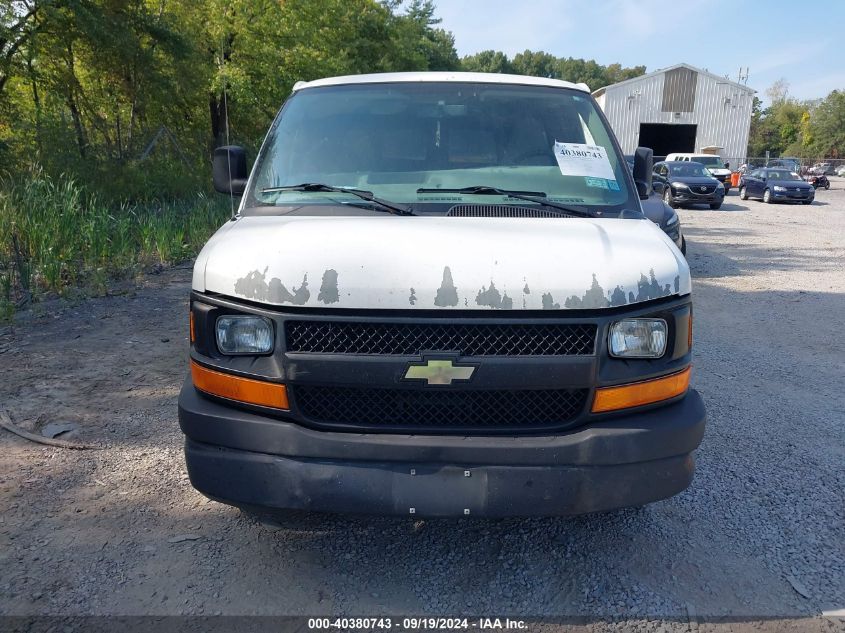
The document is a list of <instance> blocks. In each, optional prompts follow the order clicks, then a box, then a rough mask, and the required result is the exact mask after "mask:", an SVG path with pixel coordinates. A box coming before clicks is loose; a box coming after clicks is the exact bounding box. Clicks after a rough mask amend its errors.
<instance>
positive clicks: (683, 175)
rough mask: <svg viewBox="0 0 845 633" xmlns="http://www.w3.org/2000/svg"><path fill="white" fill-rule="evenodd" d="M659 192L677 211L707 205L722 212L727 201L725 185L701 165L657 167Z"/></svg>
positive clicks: (663, 164)
mask: <svg viewBox="0 0 845 633" xmlns="http://www.w3.org/2000/svg"><path fill="white" fill-rule="evenodd" d="M654 173H655V177H654V183H653V186H654V187H655V189H662V191H663V201H664V202H665V203H666V204H668V205H669V206H670V207H672V208H673V209H675V208H677V207H688V206H692V205H695V204H706V205H708V206H709V207H710V208H711V209H714V210H715V209H718V208H719V207H721V206H722V201H723V200H724V199H725V187H724V185H723V184H722V183H721V182H720V181H719V180H717V179H716V178H714V177H713V176H711V175H710V172H709V171H708V170H707V169H706V168H705V167H704V165H702V164H701V163H695V162H688V161H668V160H667V161H663V162H660V163H657V164H655V166H654Z"/></svg>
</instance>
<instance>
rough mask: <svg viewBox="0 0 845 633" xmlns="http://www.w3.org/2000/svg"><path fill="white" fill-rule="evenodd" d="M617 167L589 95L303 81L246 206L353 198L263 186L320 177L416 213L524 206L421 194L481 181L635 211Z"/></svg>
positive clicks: (262, 159)
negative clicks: (434, 207)
mask: <svg viewBox="0 0 845 633" xmlns="http://www.w3.org/2000/svg"><path fill="white" fill-rule="evenodd" d="M556 150H557V151H556ZM626 171H627V170H626V166H625V162H624V160H622V159H621V156H619V155H618V154H617V152H616V150H615V149H614V145H613V142H612V141H611V135H610V132H609V131H608V129H607V127H606V126H605V123H604V121H603V119H602V118H601V116H600V114H599V113H598V111H597V109H596V107H595V105H594V102H593V100H592V98H591V97H590V96H589V95H587V94H584V93H582V92H580V91H577V90H571V89H565V88H550V87H548V88H547V87H537V86H530V87H529V86H510V85H500V84H475V83H473V84H467V83H457V82H442V83H440V82H437V83H435V82H425V83H390V84H364V85H360V84H358V85H346V86H333V87H319V88H311V89H308V88H306V89H303V90H302V91H300V92H298V93H296V94H295V95H294V96H293V97H291V98H290V99H289V100H288V102H287V103H286V104H285V106H284V108H283V109H282V112H281V113H280V115H279V117H278V118H277V120H276V122H275V123H274V125H273V128H272V129H271V131H270V134H269V135H268V137H267V141H266V142H265V146H264V148H263V149H262V151H261V154H260V155H259V158H258V161H257V164H256V167H255V173H254V175H253V178H252V181H251V185H250V190H249V191H248V192H247V196H246V198H245V205H244V206H245V208H248V207H250V206H279V205H291V204H308V203H313V204H322V205H325V204H327V202H329V203H340V202H342V203H352V202H353V201H355V202H357V203H359V204H360V200H355V199H354V198H352V197H351V196H349V195H347V194H344V193H338V192H330V193H327V192H324V191H323V192H320V191H278V190H277V191H271V189H272V188H274V187H283V186H288V185H297V184H301V183H322V184H326V185H331V186H334V187H346V188H355V189H360V190H365V191H369V192H372V193H373V194H374V195H376V196H378V197H380V198H382V199H385V200H390V201H393V202H399V203H406V204H408V203H410V204H411V205H412V206H413V208H414V210H415V211H419V210H423V211H425V210H426V206H427V205H431V204H439V205H440V206H441V207H442V206H443V205H444V203H448V204H449V205H453V204H455V202H462V201H469V202H477V203H497V202H504V201H507V202H508V204H530V203H528V202H525V201H519V202H517V201H515V200H513V199H511V198H508V197H506V196H501V195H490V194H489V192H488V194H487V195H484V196H481V195H480V194H478V193H471V192H462V193H461V192H448V193H447V192H445V191H444V192H430V191H425V190H430V189H443V190H454V189H461V188H464V187H473V186H478V185H485V186H488V187H495V188H498V189H507V190H512V191H519V192H523V193H528V192H530V193H531V194H532V195H534V196H547V197H548V198H549V199H550V200H552V201H557V202H563V203H568V204H570V205H578V206H584V207H591V206H595V207H601V209H603V210H606V211H612V210H614V207H615V208H616V210H621V209H622V208H626V207H627V208H634V209H639V204H638V199H637V196H636V194H634V193H633V192H632V191H631V189H632V188H631V187H630V185H629V181H628V175H627V174H626V173H625V172H626ZM420 189H422V190H423V191H420V192H418V190H420ZM595 210H598V209H595Z"/></svg>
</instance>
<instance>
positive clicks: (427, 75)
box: [293, 72, 590, 94]
mask: <svg viewBox="0 0 845 633" xmlns="http://www.w3.org/2000/svg"><path fill="white" fill-rule="evenodd" d="M435 81H438V82H440V81H457V82H464V83H485V84H511V85H520V86H548V87H552V88H572V89H574V90H580V91H581V92H586V93H587V94H589V93H590V88H589V87H588V86H587V84H584V83H579V84H574V83H570V82H568V81H561V80H560V79H547V78H546V77H528V76H526V75H506V74H504V73H459V72H415V73H373V74H369V75H344V76H342V77H326V78H325V79H315V80H314V81H297V82H296V83H295V84H294V86H293V91H294V92H296V91H297V90H302V89H304V88H317V87H321V86H344V85H349V84H380V83H414V82H435Z"/></svg>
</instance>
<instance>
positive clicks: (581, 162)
mask: <svg viewBox="0 0 845 633" xmlns="http://www.w3.org/2000/svg"><path fill="white" fill-rule="evenodd" d="M554 152H555V159H557V164H558V167H560V173H561V174H563V175H564V176H591V177H593V178H604V179H605V180H613V181H615V180H616V175H615V174H614V173H613V167H611V166H610V159H609V158H608V157H607V150H606V149H605V148H603V147H601V146H599V145H586V144H584V143H558V142H557V141H555V148H554Z"/></svg>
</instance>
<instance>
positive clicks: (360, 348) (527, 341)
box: [285, 321, 596, 356]
mask: <svg viewBox="0 0 845 633" xmlns="http://www.w3.org/2000/svg"><path fill="white" fill-rule="evenodd" d="M285 333H286V339H287V351H288V352H308V353H312V354H376V355H403V356H417V355H419V354H420V353H422V352H434V351H442V352H457V353H459V354H461V355H462V356H583V355H591V354H593V353H594V350H595V340H596V326H595V325H594V324H581V323H576V324H560V323H558V324H554V323H552V324H542V323H540V324H530V323H529V324H507V323H505V324H485V323H477V324H455V323H370V322H366V323H364V322H352V321H286V322H285Z"/></svg>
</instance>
